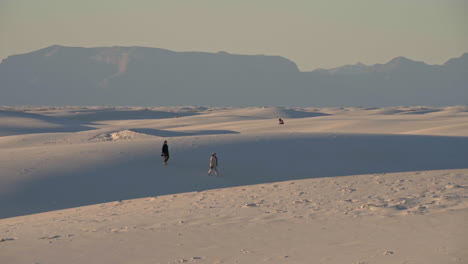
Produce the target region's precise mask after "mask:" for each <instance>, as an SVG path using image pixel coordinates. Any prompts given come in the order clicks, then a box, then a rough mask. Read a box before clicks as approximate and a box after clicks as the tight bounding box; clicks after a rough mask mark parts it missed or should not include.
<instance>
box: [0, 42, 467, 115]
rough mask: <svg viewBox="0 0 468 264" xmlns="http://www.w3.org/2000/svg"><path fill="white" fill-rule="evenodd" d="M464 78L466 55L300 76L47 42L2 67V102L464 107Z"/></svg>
mask: <svg viewBox="0 0 468 264" xmlns="http://www.w3.org/2000/svg"><path fill="white" fill-rule="evenodd" d="M467 76H468V54H467V53H465V54H463V55H462V56H461V57H459V58H453V59H450V60H448V61H447V63H445V64H443V65H428V64H426V63H424V62H417V61H413V60H410V59H407V58H404V57H397V58H394V59H392V60H391V61H389V62H388V63H385V64H375V65H369V66H368V65H364V64H362V63H358V64H355V65H345V66H342V67H337V68H334V69H328V70H327V69H319V70H315V71H312V72H301V71H299V69H298V67H297V65H296V64H295V63H294V62H292V61H290V60H288V59H286V58H283V57H279V56H265V55H236V54H229V53H227V52H218V53H206V52H174V51H170V50H164V49H159V48H147V47H100V48H80V47H64V46H58V45H54V46H50V47H47V48H44V49H41V50H37V51H34V52H31V53H26V54H20V55H13V56H10V57H8V58H7V59H5V60H3V61H2V62H1V63H0V91H1V94H2V96H0V104H4V105H136V106H138V105H142V106H143V105H216V106H258V105H271V106H293V105H314V106H389V105H454V104H467V103H468V95H467V93H468V91H467V90H468V77H467Z"/></svg>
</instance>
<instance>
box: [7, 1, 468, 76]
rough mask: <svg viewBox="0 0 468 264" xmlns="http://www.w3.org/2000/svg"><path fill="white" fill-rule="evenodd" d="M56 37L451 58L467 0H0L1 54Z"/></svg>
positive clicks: (332, 63) (354, 59)
mask: <svg viewBox="0 0 468 264" xmlns="http://www.w3.org/2000/svg"><path fill="white" fill-rule="evenodd" d="M51 45H64V46H77V47H102V46H146V47H156V48H163V49H169V50H173V51H203V52H218V51H226V52H229V53H234V54H264V55H278V56H283V57H285V58H288V59H290V60H292V61H294V62H295V63H296V64H297V65H298V66H299V68H300V69H301V70H302V71H311V70H314V69H317V68H333V67H337V66H341V65H345V64H355V63H358V62H361V63H364V64H376V63H386V62H388V61H389V60H391V59H392V58H394V57H397V56H405V57H407V58H410V59H413V60H418V61H424V62H426V63H428V64H443V63H444V62H446V61H447V60H448V59H449V58H453V57H459V56H461V55H462V54H463V53H465V52H468V0H352V1H351V0H339V1H338V0H287V1H286V0H230V1H228V0H190V1H188V0H126V1H124V0H41V1H38V0H0V59H5V58H6V57H8V56H10V55H14V54H21V53H26V52H31V51H34V50H38V49H41V48H45V47H47V46H51Z"/></svg>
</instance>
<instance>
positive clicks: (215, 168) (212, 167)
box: [208, 153, 219, 177]
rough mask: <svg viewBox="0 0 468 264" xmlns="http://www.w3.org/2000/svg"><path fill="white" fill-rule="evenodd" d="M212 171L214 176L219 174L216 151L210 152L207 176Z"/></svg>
mask: <svg viewBox="0 0 468 264" xmlns="http://www.w3.org/2000/svg"><path fill="white" fill-rule="evenodd" d="M212 171H214V173H215V175H216V177H218V176H219V174H218V157H216V153H213V154H211V157H210V170H209V171H208V176H211V172H212Z"/></svg>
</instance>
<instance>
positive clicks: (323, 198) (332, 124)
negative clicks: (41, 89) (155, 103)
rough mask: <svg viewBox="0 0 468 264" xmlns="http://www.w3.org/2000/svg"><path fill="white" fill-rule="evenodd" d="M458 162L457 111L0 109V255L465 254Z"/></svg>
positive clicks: (463, 137) (190, 258)
mask: <svg viewBox="0 0 468 264" xmlns="http://www.w3.org/2000/svg"><path fill="white" fill-rule="evenodd" d="M278 118H282V119H284V120H285V125H281V126H280V125H278ZM164 140H168V143H169V148H170V153H171V158H170V159H169V165H168V166H162V165H161V157H160V150H161V145H162V142H163V141H164ZM212 152H216V153H217V154H218V156H219V160H220V168H219V170H220V174H221V176H222V177H220V178H215V177H214V176H211V177H210V176H207V175H206V173H207V170H208V160H209V156H210V154H211V153H212ZM466 157H468V107H465V106H454V107H439V108H436V107H392V108H373V109H366V108H294V109H289V108H206V107H160V108H136V107H135V108H131V107H128V108H126V107H112V108H103V107H54V108H51V107H42V108H37V107H23V108H7V107H3V108H2V109H0V208H1V212H0V217H1V218H3V219H0V262H1V263H182V262H191V263H465V262H466V261H467V260H468V254H467V253H466V252H467V250H466V248H467V247H466V245H467V244H468V239H467V237H468V236H467V235H468V226H467V221H466V219H467V216H468V215H467V214H468V209H467V208H468V200H467V197H468V194H467V188H468V159H467V158H466ZM67 208H68V209H67Z"/></svg>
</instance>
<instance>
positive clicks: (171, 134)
mask: <svg viewBox="0 0 468 264" xmlns="http://www.w3.org/2000/svg"><path fill="white" fill-rule="evenodd" d="M129 130H130V131H133V132H137V133H141V134H146V135H150V136H156V137H186V136H204V135H220V134H239V132H237V131H231V130H199V131H191V132H186V131H184V132H179V131H169V130H159V129H152V128H132V129H129Z"/></svg>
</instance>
